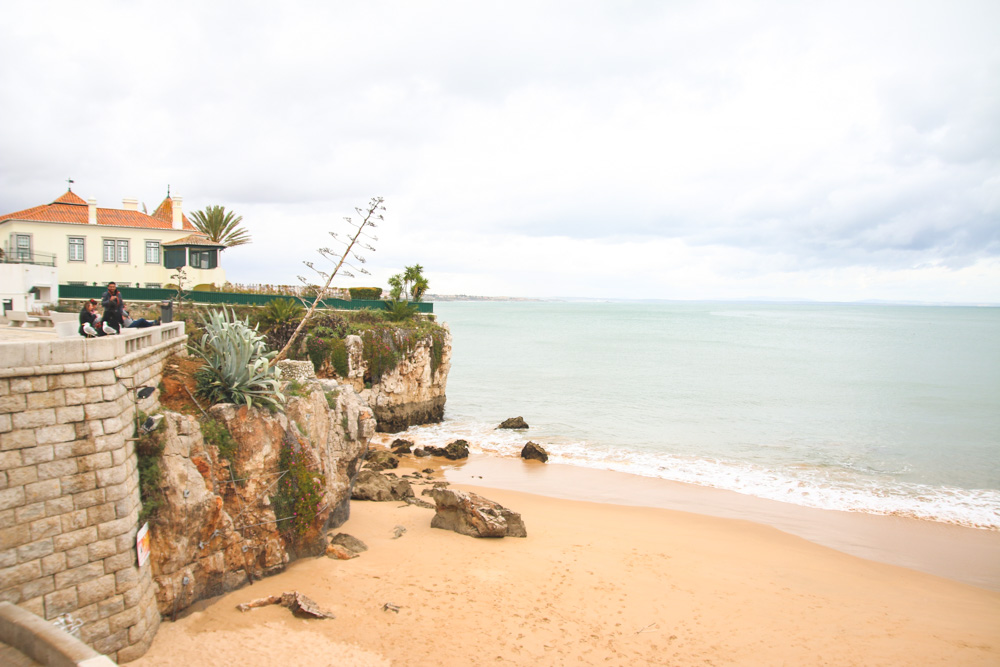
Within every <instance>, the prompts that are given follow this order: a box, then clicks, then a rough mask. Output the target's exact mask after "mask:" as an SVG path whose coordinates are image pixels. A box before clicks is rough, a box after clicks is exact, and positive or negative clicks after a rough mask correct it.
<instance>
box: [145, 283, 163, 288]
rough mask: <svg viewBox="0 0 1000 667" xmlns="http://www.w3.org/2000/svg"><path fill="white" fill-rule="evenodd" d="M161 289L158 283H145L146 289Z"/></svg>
mask: <svg viewBox="0 0 1000 667" xmlns="http://www.w3.org/2000/svg"><path fill="white" fill-rule="evenodd" d="M161 287H163V285H162V284H160V283H146V289H160V288H161Z"/></svg>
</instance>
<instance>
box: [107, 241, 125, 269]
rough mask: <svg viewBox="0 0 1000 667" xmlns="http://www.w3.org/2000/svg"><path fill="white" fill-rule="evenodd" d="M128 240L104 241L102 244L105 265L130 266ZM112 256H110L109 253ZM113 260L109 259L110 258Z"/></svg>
mask: <svg viewBox="0 0 1000 667" xmlns="http://www.w3.org/2000/svg"><path fill="white" fill-rule="evenodd" d="M128 246H129V240H128V239H109V238H106V239H103V241H102V243H101V258H102V259H103V260H104V263H105V264H128V253H129V247H128ZM108 251H111V252H110V255H109V252H108ZM109 256H110V257H111V259H108V257H109Z"/></svg>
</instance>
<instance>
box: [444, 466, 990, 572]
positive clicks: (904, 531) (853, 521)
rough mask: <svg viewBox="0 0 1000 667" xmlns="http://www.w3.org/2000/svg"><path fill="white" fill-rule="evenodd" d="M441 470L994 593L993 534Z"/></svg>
mask: <svg viewBox="0 0 1000 667" xmlns="http://www.w3.org/2000/svg"><path fill="white" fill-rule="evenodd" d="M442 468H443V470H444V473H445V476H446V479H448V480H449V481H452V482H455V483H457V484H477V485H480V486H487V487H496V488H502V489H510V490H513V491H524V492H526V493H536V494H539V495H544V496H551V497H554V498H566V499H569V500H586V501H591V502H601V503H613V504H616V505H638V506H643V507H661V508H664V509H673V510H681V511H685V512H694V513H697V514H707V515H710V516H717V517H722V518H730V519H743V520H746V521H753V522H755V523H761V524H764V525H768V526H773V527H775V528H778V529H779V530H782V531H784V532H786V533H791V534H792V535H798V536H799V537H804V538H805V539H807V540H809V541H811V542H815V543H816V544H821V545H824V546H828V547H831V548H834V549H837V550H839V551H843V552H844V553H848V554H852V555H855V556H861V557H862V558H869V559H872V560H877V561H879V562H882V563H890V564H892V565H902V566H904V567H909V568H913V569H915V570H920V571H921V572H928V573H930V574H937V575H940V576H943V577H948V578H950V579H955V580H956V581H961V582H963V583H967V584H972V585H974V586H980V587H983V588H987V589H990V590H994V591H1000V531H991V530H982V529H978V528H968V527H964V526H956V525H952V524H944V523H938V522H934V521H922V520H919V519H913V518H909V517H900V516H878V515H873V514H863V513H860V512H841V511H834V510H823V509H815V508H811V507H803V506H801V505H794V504H791V503H781V502H777V501H774V500H767V499H764V498H756V497H754V496H747V495H743V494H740V493H736V492H733V491H724V490H721V489H712V488H708V487H702V486H696V485H693V484H685V483H682V482H671V481H667V480H662V479H655V478H650V477H640V476H638V475H630V474H627V473H619V472H611V471H606V470H592V469H588V468H579V467H575V466H567V465H553V464H543V463H539V462H537V461H522V460H520V459H507V458H497V457H490V456H473V457H471V458H469V459H468V460H467V461H465V462H463V463H459V464H446V465H444V466H442Z"/></svg>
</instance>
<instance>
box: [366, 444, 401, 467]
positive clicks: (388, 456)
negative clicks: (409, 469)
mask: <svg viewBox="0 0 1000 667" xmlns="http://www.w3.org/2000/svg"><path fill="white" fill-rule="evenodd" d="M365 467H366V468H368V469H370V470H389V469H391V468H398V467H399V458H398V457H397V456H396V455H394V454H392V453H390V452H387V451H384V450H381V449H375V450H372V451H370V452H369V453H368V459H367V460H366V461H365Z"/></svg>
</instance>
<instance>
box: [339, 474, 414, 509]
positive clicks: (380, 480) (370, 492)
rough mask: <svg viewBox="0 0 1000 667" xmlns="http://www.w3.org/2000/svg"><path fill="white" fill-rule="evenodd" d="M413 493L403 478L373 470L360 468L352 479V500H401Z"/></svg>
mask: <svg viewBox="0 0 1000 667" xmlns="http://www.w3.org/2000/svg"><path fill="white" fill-rule="evenodd" d="M412 495H413V488H412V487H411V486H410V483H409V482H408V481H406V480H405V479H396V478H394V477H388V476H386V475H381V474H379V473H377V472H375V471H374V470H367V469H366V470H362V471H361V472H359V473H358V478H357V479H356V480H354V490H353V491H352V492H351V498H352V499H353V500H375V501H378V502H387V501H390V500H403V499H404V498H408V497H410V496H412Z"/></svg>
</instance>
